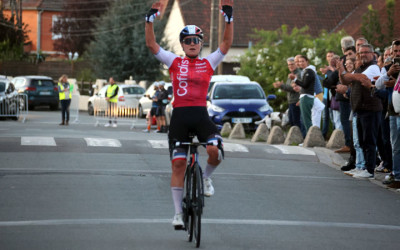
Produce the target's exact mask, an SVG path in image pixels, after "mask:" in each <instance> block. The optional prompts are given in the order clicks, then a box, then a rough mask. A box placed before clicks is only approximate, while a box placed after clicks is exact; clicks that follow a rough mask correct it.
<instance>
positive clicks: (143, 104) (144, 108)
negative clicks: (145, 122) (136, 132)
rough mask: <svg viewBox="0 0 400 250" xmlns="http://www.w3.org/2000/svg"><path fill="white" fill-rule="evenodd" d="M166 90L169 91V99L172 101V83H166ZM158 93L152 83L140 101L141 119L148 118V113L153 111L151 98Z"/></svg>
mask: <svg viewBox="0 0 400 250" xmlns="http://www.w3.org/2000/svg"><path fill="white" fill-rule="evenodd" d="M164 88H165V89H166V90H168V93H169V95H170V96H169V97H168V99H169V100H171V98H172V94H173V93H172V83H170V82H166V83H165V85H164ZM155 92H156V91H155V90H154V83H152V84H151V85H150V86H149V87H148V88H147V90H146V92H145V93H144V95H143V97H142V98H140V100H139V117H142V118H144V117H146V115H147V113H148V112H149V110H150V109H151V104H152V102H153V101H152V100H151V99H150V98H149V96H150V97H152V96H153V95H154V93H155Z"/></svg>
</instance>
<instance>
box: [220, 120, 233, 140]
mask: <svg viewBox="0 0 400 250" xmlns="http://www.w3.org/2000/svg"><path fill="white" fill-rule="evenodd" d="M231 132H232V126H231V124H230V123H229V122H225V123H224V125H223V126H222V129H221V136H222V137H229V135H230V134H231Z"/></svg>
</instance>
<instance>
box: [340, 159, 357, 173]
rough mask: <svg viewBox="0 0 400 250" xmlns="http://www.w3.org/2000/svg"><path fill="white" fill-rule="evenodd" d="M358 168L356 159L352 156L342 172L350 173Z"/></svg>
mask: <svg viewBox="0 0 400 250" xmlns="http://www.w3.org/2000/svg"><path fill="white" fill-rule="evenodd" d="M355 168H356V164H355V161H354V157H353V156H352V155H350V158H349V161H348V162H347V164H346V165H344V166H342V168H341V169H340V170H342V171H350V170H352V169H355Z"/></svg>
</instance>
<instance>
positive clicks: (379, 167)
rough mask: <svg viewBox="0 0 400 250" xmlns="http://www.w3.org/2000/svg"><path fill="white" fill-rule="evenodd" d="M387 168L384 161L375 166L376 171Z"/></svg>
mask: <svg viewBox="0 0 400 250" xmlns="http://www.w3.org/2000/svg"><path fill="white" fill-rule="evenodd" d="M384 169H385V168H384V167H383V161H381V163H380V164H379V166H377V167H376V168H375V172H382V171H383V170H384Z"/></svg>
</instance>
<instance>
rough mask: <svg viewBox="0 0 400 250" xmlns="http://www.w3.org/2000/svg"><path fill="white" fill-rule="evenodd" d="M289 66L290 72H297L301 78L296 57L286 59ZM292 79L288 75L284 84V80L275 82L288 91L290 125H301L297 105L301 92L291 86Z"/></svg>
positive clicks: (276, 85) (297, 75) (276, 86)
mask: <svg viewBox="0 0 400 250" xmlns="http://www.w3.org/2000/svg"><path fill="white" fill-rule="evenodd" d="M286 62H287V66H288V69H289V72H290V74H295V75H296V77H297V78H300V75H301V70H300V69H299V68H298V67H297V65H296V63H295V62H294V57H290V58H288V59H287V60H286ZM291 82H292V80H291V79H290V77H289V76H288V79H287V80H286V83H285V84H284V83H283V82H282V81H277V82H274V83H273V86H274V88H280V89H282V90H283V91H286V92H287V100H288V104H289V123H290V126H298V127H299V128H301V125H300V107H299V106H297V105H296V104H297V102H298V101H299V97H300V94H299V93H298V92H296V91H295V90H294V89H293V87H292V86H291Z"/></svg>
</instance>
